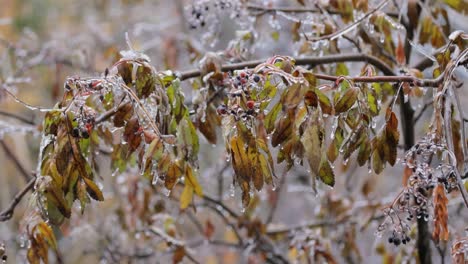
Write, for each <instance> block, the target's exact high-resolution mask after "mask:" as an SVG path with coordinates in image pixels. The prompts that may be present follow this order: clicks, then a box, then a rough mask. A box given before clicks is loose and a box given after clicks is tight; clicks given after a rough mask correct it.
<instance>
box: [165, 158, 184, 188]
mask: <svg viewBox="0 0 468 264" xmlns="http://www.w3.org/2000/svg"><path fill="white" fill-rule="evenodd" d="M179 163H180V162H171V163H170V164H169V167H168V169H167V173H166V178H165V180H164V186H165V187H166V188H167V189H168V190H172V188H174V185H175V184H176V183H177V180H178V179H179V177H180V176H182V173H183V172H182V169H181V168H180V164H179Z"/></svg>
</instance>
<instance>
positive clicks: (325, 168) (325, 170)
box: [318, 155, 335, 187]
mask: <svg viewBox="0 0 468 264" xmlns="http://www.w3.org/2000/svg"><path fill="white" fill-rule="evenodd" d="M318 176H319V178H320V180H321V181H322V182H323V183H325V184H327V185H329V186H332V187H333V186H334V185H335V173H334V172H333V169H332V167H331V166H330V162H328V159H327V157H326V155H322V160H321V162H320V169H319V173H318Z"/></svg>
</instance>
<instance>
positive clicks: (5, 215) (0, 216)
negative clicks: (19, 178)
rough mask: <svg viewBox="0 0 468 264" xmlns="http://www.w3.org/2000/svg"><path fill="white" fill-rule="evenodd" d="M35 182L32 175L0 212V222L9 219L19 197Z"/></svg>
mask: <svg viewBox="0 0 468 264" xmlns="http://www.w3.org/2000/svg"><path fill="white" fill-rule="evenodd" d="M35 182H36V177H33V178H32V179H30V180H29V182H28V184H27V185H26V186H25V187H24V188H23V190H21V191H20V192H19V193H18V194H17V195H15V197H14V198H13V201H11V203H10V205H9V206H8V207H7V208H6V209H5V210H3V211H2V212H1V213H0V222H4V221H7V220H9V219H10V218H11V217H12V216H13V213H14V211H15V208H16V206H17V205H18V204H19V202H20V201H21V199H23V197H24V196H25V195H26V194H27V193H28V192H29V191H30V190H32V189H33V188H34V183H35Z"/></svg>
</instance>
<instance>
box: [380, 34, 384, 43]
mask: <svg viewBox="0 0 468 264" xmlns="http://www.w3.org/2000/svg"><path fill="white" fill-rule="evenodd" d="M379 41H380V43H382V44H383V43H384V42H385V35H384V34H382V35H380V38H379Z"/></svg>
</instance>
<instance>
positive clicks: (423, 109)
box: [413, 101, 434, 123]
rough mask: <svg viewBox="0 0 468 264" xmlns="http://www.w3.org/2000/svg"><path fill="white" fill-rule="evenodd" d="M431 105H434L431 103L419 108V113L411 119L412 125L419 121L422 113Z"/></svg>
mask: <svg viewBox="0 0 468 264" xmlns="http://www.w3.org/2000/svg"><path fill="white" fill-rule="evenodd" d="M433 103H434V102H433V101H429V102H426V103H425V104H424V105H423V107H422V108H421V111H419V113H418V115H417V116H415V117H414V118H413V123H417V122H418V121H419V119H420V118H421V117H422V115H423V114H424V112H425V111H426V109H427V108H428V107H429V106H430V105H432V104H433Z"/></svg>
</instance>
